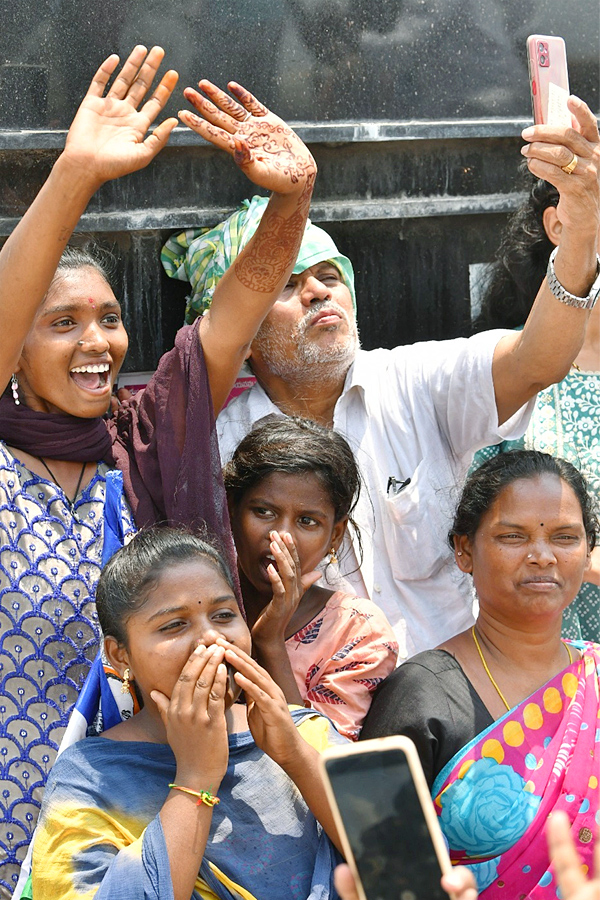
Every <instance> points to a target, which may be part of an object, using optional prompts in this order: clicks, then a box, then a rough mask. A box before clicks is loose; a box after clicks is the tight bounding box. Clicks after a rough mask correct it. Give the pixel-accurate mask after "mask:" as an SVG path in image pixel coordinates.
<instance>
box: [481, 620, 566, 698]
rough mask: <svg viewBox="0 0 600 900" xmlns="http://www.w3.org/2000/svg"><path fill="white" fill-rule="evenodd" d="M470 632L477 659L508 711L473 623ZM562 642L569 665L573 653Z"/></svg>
mask: <svg viewBox="0 0 600 900" xmlns="http://www.w3.org/2000/svg"><path fill="white" fill-rule="evenodd" d="M471 634H472V635H473V640H474V641H475V646H476V647H477V652H478V653H479V659H480V660H481V663H482V665H483V668H484V669H485V673H486V675H487V677H488V678H489V679H490V681H491V682H492V684H493V685H494V687H495V688H496V693H497V694H498V696H499V697H500V699H501V700H502V702H503V703H504V705H505V707H506V710H507V712H508V711H510V709H511V707H510V706H509V705H508V703H507V702H506V697H505V696H504V694H503V693H502V691H501V690H500V688H499V687H498V685H497V684H496V682H495V680H494V676H493V675H492V673H491V672H490V670H489V668H488V664H487V663H486V661H485V658H484V655H483V650H482V649H481V647H480V646H479V641H478V640H477V635H476V634H475V626H474V625H473V627H472V628H471ZM563 644H564V646H565V649H566V651H567V653H568V654H569V665H571V663H572V662H573V654H572V653H571V648H570V647H569V645H568V644H566V643H565V642H564V641H563Z"/></svg>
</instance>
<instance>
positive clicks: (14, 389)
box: [10, 372, 21, 406]
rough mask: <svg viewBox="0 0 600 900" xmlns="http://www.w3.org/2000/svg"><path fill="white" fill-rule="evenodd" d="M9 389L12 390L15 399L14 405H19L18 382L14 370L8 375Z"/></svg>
mask: <svg viewBox="0 0 600 900" xmlns="http://www.w3.org/2000/svg"><path fill="white" fill-rule="evenodd" d="M10 389H11V391H12V395H13V400H14V401H15V406H20V405H21V401H20V400H19V382H18V381H17V376H16V375H15V373H14V372H13V374H12V375H11V376H10Z"/></svg>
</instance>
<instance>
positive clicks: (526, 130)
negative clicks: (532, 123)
mask: <svg viewBox="0 0 600 900" xmlns="http://www.w3.org/2000/svg"><path fill="white" fill-rule="evenodd" d="M534 134H535V129H534V128H524V129H523V131H522V132H521V137H522V138H523V139H524V140H525V141H526V140H528V139H529V138H530V137H533V135H534Z"/></svg>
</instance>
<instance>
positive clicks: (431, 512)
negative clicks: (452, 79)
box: [217, 331, 535, 661]
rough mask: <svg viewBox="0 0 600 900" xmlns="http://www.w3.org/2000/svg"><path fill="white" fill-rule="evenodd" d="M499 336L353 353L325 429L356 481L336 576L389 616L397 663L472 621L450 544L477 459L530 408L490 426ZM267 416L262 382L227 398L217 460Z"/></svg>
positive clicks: (494, 419) (513, 433)
mask: <svg viewBox="0 0 600 900" xmlns="http://www.w3.org/2000/svg"><path fill="white" fill-rule="evenodd" d="M507 333H509V332H506V331H488V332H483V333H481V334H477V335H474V336H473V337H471V338H457V339H455V340H450V341H430V342H426V343H418V344H412V345H408V346H402V347H396V348H394V349H393V350H383V349H380V350H369V351H367V350H359V351H358V352H357V355H356V359H355V361H354V363H353V364H352V366H351V367H350V369H349V371H348V373H347V376H346V380H345V384H344V388H343V391H342V394H341V396H340V398H339V400H338V401H337V404H336V407H335V412H334V422H333V427H334V428H335V429H336V430H337V431H339V432H340V433H341V434H343V435H344V437H345V438H346V440H347V441H348V443H349V444H350V446H351V447H352V450H353V451H354V453H355V456H356V459H357V461H358V464H359V467H360V471H361V475H362V478H363V488H362V491H361V497H360V500H359V503H358V506H357V508H356V510H355V513H354V519H355V521H356V523H357V525H358V527H359V529H360V534H361V539H362V548H363V558H362V564H361V566H360V572H357V571H354V572H353V571H352V570H353V569H354V570H356V567H357V565H358V563H357V559H358V551H357V541H356V538H355V537H353V540H352V544H353V548H354V550H353V551H352V549H350V552H342V554H341V555H340V568H341V570H342V574H343V575H344V576H345V578H346V579H347V581H349V582H350V585H351V586H352V587H353V588H354V590H355V591H356V593H357V594H358V595H360V596H364V595H365V593H366V595H367V596H368V597H370V598H371V599H372V600H373V601H374V602H375V603H376V604H377V605H378V606H379V607H380V608H381V609H382V610H383V611H384V612H385V614H386V615H387V617H388V619H389V621H390V623H391V625H392V627H393V628H394V631H395V633H396V636H397V639H398V643H399V645H400V660H399V661H402V660H403V659H406V658H407V657H408V656H412V655H414V654H415V653H418V652H420V651H421V650H426V649H430V648H432V647H435V646H436V645H437V644H439V643H440V642H441V641H443V640H445V639H447V638H449V637H451V636H452V635H453V634H456V633H458V632H459V631H462V630H464V629H465V628H468V627H469V626H470V625H471V624H472V622H473V621H474V619H473V599H474V598H473V594H472V589H471V584H470V578H469V577H468V576H465V575H462V574H461V573H460V571H459V570H458V568H457V567H456V565H455V562H454V557H453V554H452V552H451V550H450V547H449V545H448V540H447V535H448V530H449V528H450V526H451V523H452V518H453V514H454V509H455V507H456V503H457V501H458V497H459V493H460V487H461V486H462V482H463V480H464V476H465V474H466V472H467V470H468V468H469V465H470V464H471V461H472V457H473V453H474V452H475V451H476V450H478V449H479V448H480V447H485V446H487V445H489V444H495V443H498V442H499V441H503V440H513V439H515V438H518V437H520V436H521V435H522V434H523V433H524V431H525V429H526V427H527V423H528V420H529V417H530V415H531V412H532V409H533V406H534V403H535V398H533V399H532V400H531V401H530V402H529V403H528V404H527V405H526V406H524V407H523V408H522V409H521V410H519V411H518V412H517V413H516V414H515V415H514V416H512V418H511V419H509V420H508V421H507V422H505V423H504V424H503V425H502V426H501V427H499V426H498V414H497V410H496V402H495V397H494V385H493V381H492V358H493V353H494V348H495V346H496V344H497V343H498V341H499V340H500V338H501V337H503V335H505V334H507ZM272 415H283V413H282V412H281V411H280V410H279V409H278V408H277V407H276V406H275V405H274V404H273V403H272V402H271V400H270V399H269V397H268V396H267V394H266V393H265V391H264V390H263V389H262V388H261V386H260V385H258V384H256V385H255V386H254V387H252V388H251V389H250V390H248V391H245V392H244V393H243V394H241V395H240V396H239V397H237V398H236V399H235V400H233V401H232V402H231V403H230V404H229V406H227V407H226V409H224V410H223V411H222V412H221V414H220V415H219V417H218V419H217V433H218V438H219V445H220V448H221V458H222V459H223V461H224V462H225V461H226V460H228V459H230V458H231V456H232V454H233V451H234V450H235V448H236V447H237V445H238V444H239V442H240V441H241V439H242V438H243V437H244V436H245V435H246V434H247V433H248V431H250V430H251V428H252V427H253V426H254V425H255V424H258V423H259V422H260V421H261V420H262V419H264V418H265V417H267V416H272ZM405 482H408V483H406V484H405V486H404V487H401V485H403V484H404V483H405ZM348 543H349V542H348ZM361 576H362V577H361Z"/></svg>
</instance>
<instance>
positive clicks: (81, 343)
mask: <svg viewBox="0 0 600 900" xmlns="http://www.w3.org/2000/svg"><path fill="white" fill-rule="evenodd" d="M84 344H85V341H77V346H78V347H83V345H84Z"/></svg>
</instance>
